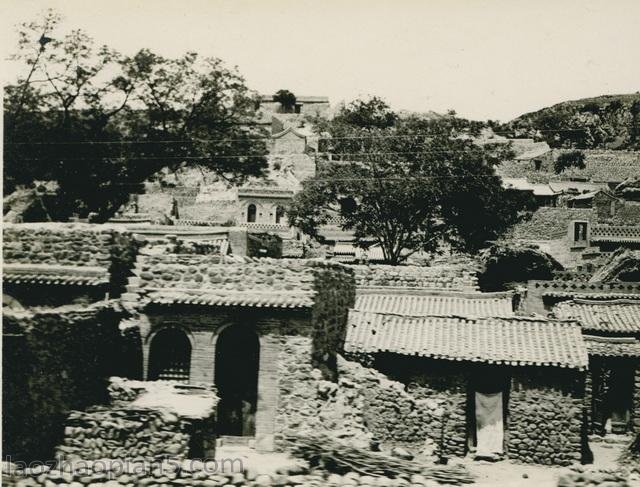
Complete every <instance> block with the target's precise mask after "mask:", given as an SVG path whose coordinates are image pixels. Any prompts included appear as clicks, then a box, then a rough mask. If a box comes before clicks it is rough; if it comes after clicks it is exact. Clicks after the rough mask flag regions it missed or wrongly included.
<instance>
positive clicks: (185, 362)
mask: <svg viewBox="0 0 640 487" xmlns="http://www.w3.org/2000/svg"><path fill="white" fill-rule="evenodd" d="M190 366H191V342H189V338H188V337H187V335H186V333H185V332H184V331H182V330H180V329H178V328H167V329H164V330H161V331H159V332H158V333H156V335H155V336H154V337H153V339H152V340H151V346H150V347H149V374H148V376H149V380H159V379H160V380H175V381H180V382H189V369H190Z"/></svg>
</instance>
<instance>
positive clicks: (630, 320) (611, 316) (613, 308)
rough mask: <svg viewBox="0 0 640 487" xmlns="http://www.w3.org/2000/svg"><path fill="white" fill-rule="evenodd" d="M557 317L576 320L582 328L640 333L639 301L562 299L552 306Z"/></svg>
mask: <svg viewBox="0 0 640 487" xmlns="http://www.w3.org/2000/svg"><path fill="white" fill-rule="evenodd" d="M553 310H554V313H555V315H556V316H557V317H558V318H561V319H570V320H576V321H578V322H579V323H580V324H581V325H582V328H583V329H584V330H588V331H605V332H611V333H640V301H632V300H624V299H619V300H614V301H601V300H598V301H591V300H584V299H577V300H573V301H564V302H562V303H559V304H557V305H556V306H555V307H554V309H553Z"/></svg>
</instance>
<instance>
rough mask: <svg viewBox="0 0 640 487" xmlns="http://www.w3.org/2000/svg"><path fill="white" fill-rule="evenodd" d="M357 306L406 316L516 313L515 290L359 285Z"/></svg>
mask: <svg viewBox="0 0 640 487" xmlns="http://www.w3.org/2000/svg"><path fill="white" fill-rule="evenodd" d="M354 308H355V309H356V310H358V311H371V312H376V313H390V314H399V315H404V316H465V317H487V318H488V317H507V316H513V294H512V293H456V292H446V293H443V292H437V291H429V290H420V289H416V288H396V287H392V288H389V287H384V288H358V290H357V292H356V304H355V307H354Z"/></svg>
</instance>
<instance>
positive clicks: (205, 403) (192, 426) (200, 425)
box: [56, 377, 218, 462]
mask: <svg viewBox="0 0 640 487" xmlns="http://www.w3.org/2000/svg"><path fill="white" fill-rule="evenodd" d="M109 391H110V399H111V401H110V404H109V405H101V406H93V407H91V408H89V409H88V410H86V411H72V412H71V414H69V416H68V418H67V420H66V423H65V424H66V426H65V430H64V431H65V437H64V441H63V442H62V444H61V445H59V446H58V447H57V449H56V457H57V458H58V459H61V460H64V461H67V462H68V461H74V460H99V459H103V458H109V459H120V460H124V461H131V460H132V459H142V460H146V461H150V462H152V461H158V460H159V461H161V460H162V459H164V458H171V459H174V460H183V459H185V458H188V457H194V456H197V457H200V458H202V456H203V455H204V453H205V452H204V450H205V448H204V438H203V437H202V433H203V431H202V430H203V429H206V430H207V431H211V432H212V431H213V426H214V424H215V416H214V412H215V406H216V404H217V400H218V398H217V396H216V395H215V393H214V392H213V391H212V390H210V389H209V390H207V389H196V388H193V389H179V388H176V387H175V386H174V384H172V383H169V382H163V381H156V382H140V381H129V380H125V379H121V378H119V377H112V378H111V383H110V386H109ZM187 403H190V404H187ZM213 441H214V439H213V438H210V439H207V445H209V444H210V443H211V442H213ZM208 453H209V454H210V455H211V456H213V454H214V451H213V449H211V450H210V451H209V452H208Z"/></svg>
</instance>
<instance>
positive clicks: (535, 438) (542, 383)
mask: <svg viewBox="0 0 640 487" xmlns="http://www.w3.org/2000/svg"><path fill="white" fill-rule="evenodd" d="M550 374H551V372H549V371H545V370H544V369H542V368H538V369H536V370H533V369H530V368H527V369H523V370H519V371H514V376H513V381H512V387H511V392H510V395H509V413H508V421H507V422H508V436H507V438H508V439H507V452H508V456H509V458H513V459H515V460H519V461H522V462H525V463H538V464H545V465H553V464H555V465H569V464H571V463H573V462H579V461H580V459H581V458H582V445H583V440H584V439H583V431H582V425H583V407H584V402H583V398H582V394H583V391H582V390H581V387H583V386H580V375H579V374H578V373H572V372H563V371H559V370H554V371H553V375H554V378H555V381H554V382H555V384H554V385H553V386H551V384H550V381H551V380H552V379H551V378H550Z"/></svg>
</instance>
